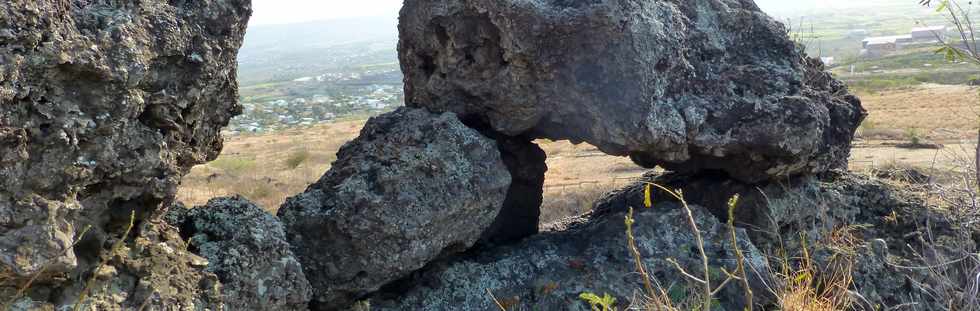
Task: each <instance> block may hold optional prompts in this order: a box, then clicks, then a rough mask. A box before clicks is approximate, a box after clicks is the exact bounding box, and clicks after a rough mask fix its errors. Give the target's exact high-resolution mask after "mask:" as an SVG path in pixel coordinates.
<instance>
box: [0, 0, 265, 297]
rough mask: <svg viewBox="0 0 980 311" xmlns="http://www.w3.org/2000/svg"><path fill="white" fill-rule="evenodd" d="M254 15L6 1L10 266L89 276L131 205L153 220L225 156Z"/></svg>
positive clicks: (1, 172)
mask: <svg viewBox="0 0 980 311" xmlns="http://www.w3.org/2000/svg"><path fill="white" fill-rule="evenodd" d="M250 14H251V2H250V1H248V0H201V1H166V0H140V1H136V0H119V1H69V2H66V1H50V0H44V1H2V2H0V215H2V216H0V271H4V272H5V273H10V274H11V276H10V277H11V279H12V280H14V281H15V282H14V283H18V284H20V283H22V282H23V281H25V280H27V279H28V278H30V277H33V276H34V275H36V274H38V273H40V272H42V270H43V272H44V273H42V275H40V276H39V277H38V281H39V282H38V283H41V282H47V281H54V282H60V281H63V280H74V279H81V277H80V276H79V275H78V273H82V272H83V271H84V270H87V269H91V268H93V266H94V265H95V264H96V262H93V261H92V260H94V259H96V258H98V257H99V255H100V253H101V252H102V251H103V249H101V248H100V247H102V246H105V243H103V242H105V241H106V239H108V238H109V237H111V236H114V235H119V234H121V233H122V232H121V229H124V228H125V227H126V224H127V223H128V222H129V218H130V215H131V211H136V217H137V220H144V219H146V218H147V217H148V216H149V215H151V214H152V213H153V212H154V211H157V210H159V209H160V208H161V207H162V206H164V205H165V204H164V203H165V202H167V201H170V200H171V199H172V198H173V196H174V194H175V193H176V188H177V185H178V184H179V181H180V178H181V177H182V176H183V175H184V174H185V173H187V172H188V170H189V169H190V168H191V167H192V166H194V165H197V164H202V163H204V162H206V161H208V160H211V159H214V158H215V157H217V155H218V153H219V152H220V151H221V147H222V139H221V137H220V135H219V132H220V130H221V128H222V127H223V126H225V125H227V123H228V120H229V119H230V118H231V117H232V116H234V115H236V114H238V113H239V112H240V110H241V106H240V105H239V103H238V84H237V81H236V66H237V64H236V55H237V52H238V48H239V46H240V45H241V44H242V38H243V36H244V34H245V27H246V25H247V23H248V18H249V15H250ZM88 225H92V228H91V230H89V231H88V233H87V234H86V235H85V236H84V237H83V238H84V241H83V242H82V243H80V244H78V246H77V247H75V248H72V243H73V242H74V240H75V239H77V238H80V237H79V236H78V235H79V234H80V232H81V231H82V229H83V228H85V227H86V226H88ZM66 273H74V275H72V276H70V277H67V278H65V277H64V276H65V274H66Z"/></svg>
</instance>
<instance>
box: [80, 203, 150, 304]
mask: <svg viewBox="0 0 980 311" xmlns="http://www.w3.org/2000/svg"><path fill="white" fill-rule="evenodd" d="M135 224H136V211H132V213H131V214H130V215H129V226H127V227H126V231H125V232H123V235H122V236H121V237H119V240H118V241H116V243H114V244H113V245H112V248H110V249H109V254H108V255H105V254H103V256H102V260H100V261H99V265H98V266H97V267H95V270H93V271H92V276H91V277H89V279H88V282H85V287H84V288H82V292H81V293H80V294H79V295H78V301H77V302H75V307H74V308H73V310H75V311H79V310H81V309H82V304H83V303H84V302H85V299H87V298H88V294H89V292H90V291H91V290H92V286H93V285H94V284H95V279H96V278H97V277H98V274H99V271H101V270H102V269H103V268H105V266H106V264H108V263H109V259H110V258H112V256H114V255H115V253H116V252H118V251H119V249H120V248H121V247H122V245H123V243H124V242H125V241H126V237H128V236H129V232H130V231H132V230H133V226H134V225H135Z"/></svg>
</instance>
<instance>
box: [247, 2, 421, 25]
mask: <svg viewBox="0 0 980 311" xmlns="http://www.w3.org/2000/svg"><path fill="white" fill-rule="evenodd" d="M401 5H402V0H252V10H253V13H252V20H251V23H250V24H251V25H269V24H290V23H298V22H308V21H314V20H327V19H337V18H346V17H365V16H398V9H399V8H401Z"/></svg>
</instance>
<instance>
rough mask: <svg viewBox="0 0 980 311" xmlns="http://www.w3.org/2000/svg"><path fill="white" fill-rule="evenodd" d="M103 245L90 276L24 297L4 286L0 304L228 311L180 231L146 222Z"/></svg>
mask: <svg viewBox="0 0 980 311" xmlns="http://www.w3.org/2000/svg"><path fill="white" fill-rule="evenodd" d="M124 229H125V228H124ZM123 238H124V239H125V240H124V241H119V240H120V239H123ZM99 246H101V247H103V248H104V249H105V251H104V254H102V257H101V258H100V259H98V261H99V262H100V263H99V264H98V265H97V266H95V267H93V268H92V269H91V270H90V271H84V272H78V275H75V276H71V277H72V278H73V279H69V280H65V279H61V280H57V279H56V280H55V281H54V282H58V283H54V284H59V285H58V286H55V285H54V284H53V283H52V282H49V281H41V282H38V283H34V284H33V285H32V286H31V288H30V290H29V291H28V293H27V295H22V296H15V291H16V290H17V289H19V287H20V286H21V285H22V284H17V285H18V287H16V288H4V287H0V304H6V303H11V304H10V305H9V307H10V308H11V309H12V310H18V311H20V310H24V311H38V310H74V308H75V306H76V305H77V306H78V307H79V310H174V309H175V308H181V309H183V310H222V308H224V303H223V300H222V299H223V297H222V292H221V283H219V281H218V278H217V276H215V275H214V274H212V273H209V272H205V271H202V268H203V267H204V266H205V265H207V260H205V259H204V258H201V257H199V256H197V255H194V254H191V253H190V252H188V251H187V248H186V244H185V243H184V241H183V240H182V239H181V237H180V236H179V235H178V234H177V230H176V229H175V228H173V227H171V226H169V225H167V224H166V223H163V222H161V221H155V220H152V221H145V222H143V223H142V224H139V225H137V226H136V227H134V228H132V230H131V232H130V235H129V236H127V237H121V236H116V237H113V238H109V239H107V240H106V241H105V245H99ZM114 246H118V247H114ZM82 293H85V294H84V295H83V294H82ZM83 296H84V297H85V298H84V299H81V298H79V297H83ZM9 299H13V301H10V300H9ZM4 306H6V305H4Z"/></svg>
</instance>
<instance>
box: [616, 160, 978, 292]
mask: <svg viewBox="0 0 980 311" xmlns="http://www.w3.org/2000/svg"><path fill="white" fill-rule="evenodd" d="M649 178H650V179H649V181H653V182H656V183H658V184H662V185H666V186H667V187H669V188H674V189H683V190H684V193H685V197H686V198H687V200H688V201H690V202H692V203H694V204H699V205H702V206H709V207H711V208H710V210H711V212H712V213H713V214H715V215H716V216H717V217H719V218H721V219H727V218H728V216H727V215H728V213H727V210H726V209H725V207H724V206H726V202H727V201H728V199H729V198H730V197H731V196H733V195H736V194H738V195H740V197H741V199H740V201H739V202H740V204H739V206H740V207H739V208H738V209H737V212H736V213H735V218H736V219H735V222H736V224H737V226H739V227H743V228H746V230H747V232H748V236H749V237H750V239H751V241H752V244H754V245H755V246H756V247H758V248H759V249H760V250H762V251H763V252H765V253H767V254H779V253H784V252H785V253H786V254H789V255H790V256H800V255H802V253H803V247H804V246H807V247H808V249H807V251H808V252H809V253H810V254H811V256H812V258H813V261H814V263H815V264H814V265H815V266H816V267H819V268H820V269H821V270H822V271H818V272H833V269H828V268H826V267H830V265H833V264H839V263H841V262H844V263H847V262H848V261H850V262H851V263H849V264H853V266H852V269H853V282H854V284H853V290H854V292H855V293H856V294H857V295H855V296H854V297H855V308H856V309H858V310H874V308H872V307H873V306H878V308H891V307H896V306H900V305H917V306H920V307H922V308H923V309H924V310H933V309H943V308H946V306H947V305H948V304H958V305H975V304H974V303H968V301H970V300H969V299H971V298H970V297H971V295H973V296H975V292H974V293H973V294H971V293H970V292H968V291H970V290H973V288H976V287H973V286H975V285H973V284H976V283H975V282H976V281H975V277H976V276H977V273H978V271H980V258H977V257H976V254H977V252H978V251H980V223H977V222H976V221H975V219H974V218H972V217H963V216H956V214H953V213H950V212H949V211H947V210H944V209H941V208H937V206H935V204H934V203H930V202H929V201H928V200H927V198H928V196H930V195H931V194H928V193H922V192H919V190H915V189H916V188H914V187H910V186H909V184H907V183H901V182H895V181H890V180H887V179H879V178H874V177H871V176H867V175H862V174H858V173H850V172H841V171H836V172H828V173H826V174H822V175H819V176H806V177H799V178H793V179H787V180H782V181H778V182H767V183H761V184H748V183H743V182H739V181H734V180H731V179H728V178H726V177H725V176H721V175H719V174H668V175H665V176H652V175H651V176H649ZM947 195H948V197H947V199H952V198H955V196H952V195H949V194H947ZM653 197H654V198H655V199H654V201H655V202H656V204H660V202H667V201H669V199H668V198H667V197H666V196H665V195H664V194H663V193H660V192H654V195H653ZM642 202H643V186H642V185H641V184H637V185H633V186H631V187H627V188H625V189H623V190H621V191H618V192H616V193H615V194H611V195H608V196H606V197H605V198H603V199H602V200H600V201H599V203H598V204H597V208H600V209H603V210H616V209H621V208H625V207H626V206H631V205H635V204H642ZM964 203H965V204H967V205H971V204H970V203H966V202H961V203H958V204H964ZM845 233H846V234H847V235H853V236H854V237H855V238H856V239H855V240H854V241H853V242H854V243H846V244H848V245H841V244H840V243H839V242H836V241H835V240H840V239H841V234H845ZM801 236H803V237H806V241H808V242H809V243H808V244H806V245H804V244H802V243H801V241H803V240H802V239H801ZM842 258H843V259H844V260H843V261H842V260H841V259H842ZM953 261H956V262H955V263H953ZM925 267H930V268H925ZM856 297H861V298H859V299H858V298H856ZM953 297H955V298H953ZM951 299H956V300H958V301H956V302H953V301H950V300H951ZM976 299H980V298H974V300H973V301H976ZM965 302H966V303H965Z"/></svg>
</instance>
